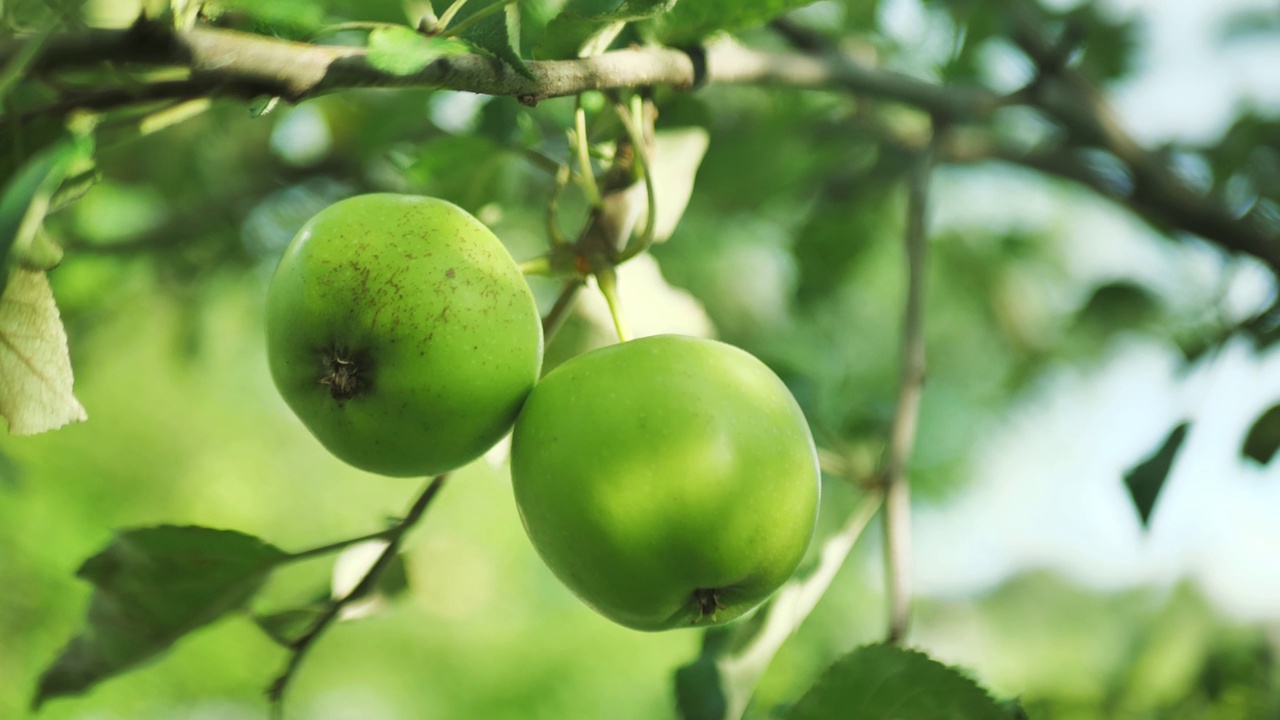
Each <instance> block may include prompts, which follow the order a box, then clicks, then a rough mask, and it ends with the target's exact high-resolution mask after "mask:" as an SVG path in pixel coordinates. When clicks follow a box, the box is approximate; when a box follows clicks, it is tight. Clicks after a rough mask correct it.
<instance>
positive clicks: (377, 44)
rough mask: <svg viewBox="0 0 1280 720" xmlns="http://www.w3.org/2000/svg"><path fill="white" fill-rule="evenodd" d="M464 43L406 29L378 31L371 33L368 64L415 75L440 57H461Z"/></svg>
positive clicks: (384, 69)
mask: <svg viewBox="0 0 1280 720" xmlns="http://www.w3.org/2000/svg"><path fill="white" fill-rule="evenodd" d="M466 52H467V46H466V44H465V43H463V42H460V41H458V40H455V39H453V38H446V37H426V36H424V35H422V34H421V33H418V32H415V31H413V30H412V29H410V28H407V27H393V28H378V29H376V30H374V31H373V32H371V33H369V54H368V55H367V57H368V59H369V64H370V65H372V66H374V67H375V68H377V69H379V70H382V71H383V72H388V73H391V74H392V75H412V74H414V73H416V72H418V71H420V70H422V69H423V68H425V67H426V66H428V65H430V64H431V63H432V62H435V61H436V60H438V59H439V58H442V57H445V56H447V55H462V54H465V53H466Z"/></svg>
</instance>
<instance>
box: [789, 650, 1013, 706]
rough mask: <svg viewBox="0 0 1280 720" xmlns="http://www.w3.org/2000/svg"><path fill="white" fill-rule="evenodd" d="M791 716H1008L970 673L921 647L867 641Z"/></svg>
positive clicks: (829, 672) (831, 671)
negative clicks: (956, 667) (914, 647)
mask: <svg viewBox="0 0 1280 720" xmlns="http://www.w3.org/2000/svg"><path fill="white" fill-rule="evenodd" d="M785 717H786V718H787V720H848V719H849V718H857V719H858V720H944V719H945V720H1008V719H1010V718H1012V717H1014V715H1013V713H1012V712H1011V711H1010V710H1008V709H1006V708H1005V707H1003V706H1001V705H1000V704H999V703H997V702H996V701H995V700H993V699H992V698H991V696H990V695H988V694H987V692H986V691H985V690H983V689H982V688H980V687H978V685H977V684H976V683H974V682H973V681H972V680H970V679H969V678H967V677H965V676H964V675H962V674H961V673H960V672H959V671H957V670H955V669H954V668H951V667H948V666H946V665H943V664H942V663H940V662H938V661H937V660H934V659H932V658H930V657H929V656H928V655H925V654H924V653H922V652H917V651H915V650H906V649H903V648H899V647H895V646H892V645H867V646H864V647H861V648H858V649H857V650H854V651H853V652H851V653H849V654H848V655H846V656H844V657H843V658H841V659H840V660H837V661H836V663H835V664H834V665H832V666H831V667H830V668H828V669H827V671H826V672H825V673H824V674H823V676H822V678H820V679H819V680H818V682H817V684H815V685H814V686H813V687H812V688H810V690H809V692H808V693H806V694H805V696H804V697H802V698H801V699H800V700H799V701H798V702H797V703H796V705H795V706H794V707H793V708H792V709H791V712H789V713H787V714H786V715H785Z"/></svg>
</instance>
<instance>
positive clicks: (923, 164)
mask: <svg viewBox="0 0 1280 720" xmlns="http://www.w3.org/2000/svg"><path fill="white" fill-rule="evenodd" d="M933 133H934V135H933V138H932V139H931V140H930V142H929V144H928V146H927V147H925V149H924V150H923V151H922V152H921V153H919V155H918V156H917V157H916V160H915V162H914V164H913V166H912V169H911V176H910V178H909V181H908V187H907V227H906V237H905V244H906V256H907V306H906V311H905V313H904V317H903V328H902V378H901V381H900V382H901V384H900V386H899V389H898V404H897V410H896V412H895V414H894V418H893V427H892V429H891V431H890V434H889V445H888V448H887V453H886V456H885V463H884V469H883V481H884V493H885V497H884V553H885V590H886V593H887V596H888V598H889V632H888V638H887V640H888V642H901V641H902V639H903V638H904V637H905V635H906V632H907V626H908V623H909V622H910V618H911V491H910V484H909V482H908V476H907V465H908V462H909V461H910V459H911V449H912V447H913V446H914V445H915V439H916V427H917V425H918V424H919V419H920V398H921V395H922V394H923V392H924V379H925V337H924V294H925V284H926V271H927V269H928V268H927V258H928V238H927V237H926V231H927V228H926V219H927V211H928V194H929V178H930V175H931V174H932V171H933V164H934V157H935V156H936V154H937V146H938V141H939V140H938V139H939V137H940V136H941V131H940V129H939V128H936V127H935V128H934V130H933Z"/></svg>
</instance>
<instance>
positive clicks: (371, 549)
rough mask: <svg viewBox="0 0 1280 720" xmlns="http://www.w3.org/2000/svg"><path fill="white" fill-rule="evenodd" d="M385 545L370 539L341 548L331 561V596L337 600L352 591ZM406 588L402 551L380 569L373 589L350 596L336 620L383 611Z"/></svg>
mask: <svg viewBox="0 0 1280 720" xmlns="http://www.w3.org/2000/svg"><path fill="white" fill-rule="evenodd" d="M386 547H387V543H386V542H385V541H381V540H371V541H369V542H364V543H360V544H359V545H352V546H351V547H349V548H347V549H346V550H343V551H342V553H341V554H339V555H338V559H337V560H336V561H335V562H334V564H333V577H332V579H331V581H330V592H331V594H332V597H333V599H335V600H337V599H339V598H343V597H346V596H347V595H349V594H350V593H352V592H354V591H355V589H356V586H357V585H359V584H360V582H361V581H362V580H363V579H364V577H365V575H367V574H368V573H369V570H370V569H371V568H372V567H373V565H374V563H376V562H377V561H378V557H379V556H380V555H382V551H383V550H385V549H386ZM408 589H409V574H408V570H407V568H406V565H405V560H404V554H403V553H397V554H396V555H395V557H393V558H391V562H389V563H388V564H387V566H386V567H385V568H383V570H382V574H381V575H379V576H378V579H377V582H375V583H374V585H373V588H372V589H371V590H370V591H369V592H368V593H366V594H364V595H363V596H360V597H353V598H351V602H349V603H347V605H346V607H344V608H343V609H342V614H341V615H339V616H338V619H339V620H358V619H360V618H363V617H369V616H370V615H376V614H378V613H380V612H382V611H384V610H386V609H387V608H388V606H389V602H390V601H391V600H393V599H395V598H396V597H398V596H400V595H403V594H404V593H405V592H406V591H408Z"/></svg>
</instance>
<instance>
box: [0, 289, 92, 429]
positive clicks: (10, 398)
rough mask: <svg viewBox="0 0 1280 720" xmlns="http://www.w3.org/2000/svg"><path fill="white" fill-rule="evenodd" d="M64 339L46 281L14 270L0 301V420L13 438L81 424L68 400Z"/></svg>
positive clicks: (75, 404) (80, 411) (76, 404)
mask: <svg viewBox="0 0 1280 720" xmlns="http://www.w3.org/2000/svg"><path fill="white" fill-rule="evenodd" d="M72 384H73V377H72V373H71V358H70V356H69V355H68V353H67V333H66V330H64V329H63V327H62V320H61V318H60V317H59V316H58V306H57V304H55V303H54V300H53V291H52V290H50V288H49V281H48V279H47V278H45V274H44V273H43V272H40V271H35V270H27V269H24V268H19V269H18V270H15V271H14V272H13V273H12V275H11V276H10V278H9V285H8V287H6V288H5V290H4V294H3V295H0V415H3V416H4V418H5V420H6V421H8V423H9V432H10V433H11V434H13V435H34V434H37V433H42V432H45V431H48V430H55V429H57V428H60V427H62V426H63V425H66V424H67V423H71V422H80V421H82V420H84V419H86V417H87V416H86V414H85V411H84V407H83V406H82V405H81V404H80V401H79V400H76V397H75V395H74V394H72Z"/></svg>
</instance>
